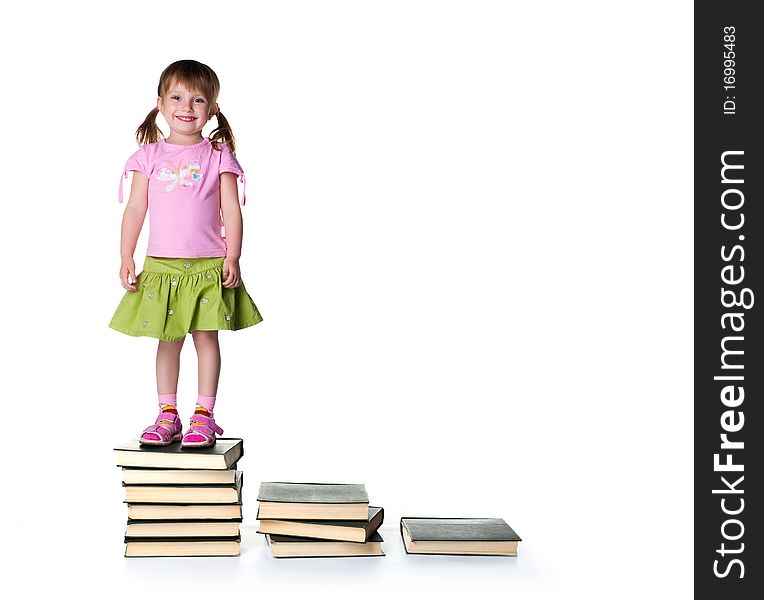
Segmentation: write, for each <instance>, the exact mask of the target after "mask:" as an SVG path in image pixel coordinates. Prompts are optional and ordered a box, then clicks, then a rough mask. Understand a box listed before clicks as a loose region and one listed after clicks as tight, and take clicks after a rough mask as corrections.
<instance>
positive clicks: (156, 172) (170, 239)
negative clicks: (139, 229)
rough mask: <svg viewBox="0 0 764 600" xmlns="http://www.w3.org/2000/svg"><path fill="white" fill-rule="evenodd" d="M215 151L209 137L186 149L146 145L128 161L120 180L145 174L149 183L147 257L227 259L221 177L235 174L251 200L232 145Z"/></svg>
mask: <svg viewBox="0 0 764 600" xmlns="http://www.w3.org/2000/svg"><path fill="white" fill-rule="evenodd" d="M218 147H219V148H220V151H217V150H215V149H214V148H213V147H212V143H211V142H210V139H209V138H204V139H203V140H202V141H201V142H199V143H198V144H191V145H190V146H184V145H181V144H168V143H167V142H166V141H165V140H159V141H158V142H155V143H153V144H146V145H144V146H141V147H140V148H139V149H138V150H137V151H136V152H135V153H134V154H133V155H132V156H131V157H130V158H128V159H127V163H126V164H125V169H124V171H123V172H122V177H121V178H120V180H119V201H120V202H122V182H123V181H124V179H125V178H127V172H128V171H140V172H141V173H143V174H144V175H146V177H148V180H149V188H148V196H149V198H148V201H149V223H150V226H149V245H148V249H147V251H146V254H147V255H148V256H163V257H170V258H199V257H211V256H225V255H226V242H225V230H224V228H223V217H222V213H221V211H220V174H221V173H223V172H226V171H228V172H231V173H235V174H236V175H237V176H238V177H239V181H240V182H241V184H242V193H241V198H240V203H241V204H242V205H243V204H244V202H245V201H246V197H245V190H246V188H245V185H246V182H245V180H244V171H243V170H242V168H241V165H240V164H239V162H238V161H237V160H236V157H235V156H234V155H233V154H231V150H230V149H229V148H228V145H227V144H224V143H222V142H221V143H219V145H218Z"/></svg>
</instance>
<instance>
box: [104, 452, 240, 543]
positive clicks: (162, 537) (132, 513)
mask: <svg viewBox="0 0 764 600" xmlns="http://www.w3.org/2000/svg"><path fill="white" fill-rule="evenodd" d="M115 451H116V453H117V466H119V467H122V486H123V488H124V490H125V502H126V503H127V530H126V531H125V544H126V547H125V556H238V555H239V547H240V542H241V538H240V530H239V526H240V523H241V520H242V512H241V507H242V504H241V487H242V482H243V474H242V472H241V471H237V470H236V464H237V462H238V461H239V459H240V458H241V457H242V455H243V454H244V443H243V441H242V440H241V439H238V438H218V440H217V443H216V444H215V445H214V446H212V447H210V448H190V449H183V448H181V447H180V444H179V443H177V444H172V445H170V446H165V447H152V446H141V445H140V443H139V442H138V441H137V440H136V441H132V442H129V443H127V444H124V445H122V446H119V447H118V448H115Z"/></svg>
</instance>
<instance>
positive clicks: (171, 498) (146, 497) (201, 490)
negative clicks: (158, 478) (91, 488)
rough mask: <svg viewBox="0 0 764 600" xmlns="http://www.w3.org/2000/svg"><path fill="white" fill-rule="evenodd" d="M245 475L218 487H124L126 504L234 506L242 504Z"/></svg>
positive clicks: (239, 474) (240, 474) (217, 485)
mask: <svg viewBox="0 0 764 600" xmlns="http://www.w3.org/2000/svg"><path fill="white" fill-rule="evenodd" d="M242 482H243V473H242V472H241V471H236V482H235V483H233V484H216V485H204V486H202V485H175V484H173V485H124V484H123V486H124V490H125V502H129V503H136V502H138V503H142V504H232V503H240V502H241V486H242Z"/></svg>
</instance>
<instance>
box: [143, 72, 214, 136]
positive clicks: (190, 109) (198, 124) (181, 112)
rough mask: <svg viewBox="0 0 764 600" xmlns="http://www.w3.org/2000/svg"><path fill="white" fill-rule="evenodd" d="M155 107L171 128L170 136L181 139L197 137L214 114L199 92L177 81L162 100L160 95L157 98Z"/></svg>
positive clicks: (207, 101) (206, 100)
mask: <svg viewBox="0 0 764 600" xmlns="http://www.w3.org/2000/svg"><path fill="white" fill-rule="evenodd" d="M157 107H158V108H159V111H160V112H161V113H162V116H163V117H164V118H165V119H166V120H167V124H168V125H169V126H170V129H171V130H172V133H171V134H170V137H173V138H176V139H181V140H189V139H195V138H198V137H199V134H200V133H201V131H202V128H203V127H204V126H205V125H206V124H207V122H208V121H209V120H210V119H211V118H212V117H213V115H214V114H215V111H214V110H211V108H210V104H209V100H208V99H207V98H205V97H204V95H202V93H201V92H199V91H198V90H189V89H188V88H186V86H185V85H183V84H182V83H178V82H174V83H173V84H172V86H171V87H170V89H169V90H168V91H167V95H166V96H165V98H164V100H163V99H162V97H161V96H160V97H159V98H157Z"/></svg>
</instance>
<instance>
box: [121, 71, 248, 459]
mask: <svg viewBox="0 0 764 600" xmlns="http://www.w3.org/2000/svg"><path fill="white" fill-rule="evenodd" d="M219 91H220V82H219V81H218V77H217V75H216V74H215V72H214V71H213V70H212V69H210V68H209V67H208V66H207V65H204V64H201V63H199V62H197V61H195V60H179V61H177V62H174V63H172V64H171V65H170V66H168V67H167V68H166V69H165V70H164V71H163V72H162V75H161V76H160V78H159V89H158V94H159V97H158V98H157V106H156V108H155V109H153V110H152V111H151V112H150V113H149V114H148V116H147V117H146V120H145V121H144V122H143V123H142V124H141V126H140V127H138V130H137V131H136V137H137V139H138V143H139V144H141V147H140V149H139V150H138V151H137V152H135V153H134V154H133V155H132V156H131V157H130V158H128V160H127V164H126V165H125V168H124V171H123V173H122V178H120V184H119V185H120V187H119V201H120V202H122V181H123V179H124V178H126V177H127V172H128V171H134V174H133V183H132V188H131V190H130V199H129V201H128V203H127V207H126V208H125V212H124V217H123V219H122V241H121V253H122V266H121V268H120V271H119V277H120V279H121V281H122V287H124V288H125V289H126V290H127V292H125V295H124V297H123V298H122V301H121V302H120V304H119V306H118V307H117V310H116V312H115V313H114V317H113V318H112V320H111V323H110V324H109V327H111V328H112V329H116V330H117V331H121V332H122V333H126V334H128V335H132V336H150V337H155V338H158V339H159V347H158V348H157V357H156V376H157V393H158V394H159V416H158V417H157V419H156V421H155V422H154V424H153V425H150V426H149V427H147V428H146V429H145V430H144V431H143V433H142V434H141V438H140V441H141V443H142V444H146V445H151V446H167V445H169V444H171V443H173V442H177V441H178V440H181V445H182V446H183V447H206V446H211V445H213V444H214V443H215V434H218V435H221V434H222V433H223V430H222V429H221V428H220V427H219V426H218V425H217V424H216V423H215V419H214V416H213V411H214V408H215V396H216V394H217V387H218V380H219V378H220V347H219V346H218V330H221V329H227V330H237V329H243V328H245V327H249V326H251V325H255V324H256V323H259V322H260V321H262V317H261V316H260V312H259V311H258V310H257V307H256V306H255V303H254V302H253V301H252V298H250V296H249V294H248V293H247V290H246V289H245V288H244V284H243V283H242V280H241V272H240V270H239V257H240V256H241V238H242V218H241V209H240V208H239V197H238V188H237V183H236V180H237V177H238V179H239V181H241V184H242V194H241V204H242V205H243V204H244V202H245V199H246V197H245V189H246V187H245V180H244V172H243V171H242V168H241V166H240V165H239V163H238V161H237V160H236V158H235V156H234V152H235V142H234V136H233V132H232V131H231V127H230V125H229V124H228V121H227V120H226V118H225V117H224V116H223V114H222V113H221V112H220V107H219V106H218V104H217V97H218V92H219ZM159 112H161V113H162V116H163V117H164V118H165V119H166V120H167V123H168V124H169V125H170V136H169V137H168V138H167V139H160V136H161V137H162V138H164V134H162V133H161V132H160V131H159V128H158V127H157V125H156V116H157V114H158V113H159ZM213 116H216V117H217V120H218V126H217V128H216V129H214V130H213V131H212V133H210V135H209V137H206V138H205V137H202V128H203V127H204V126H205V125H206V123H207V122H208V121H209V120H210V119H211V118H212V117H213ZM147 210H150V213H151V219H150V223H151V227H150V231H149V244H148V251H147V253H146V254H147V256H146V259H145V261H144V263H143V271H142V272H141V273H140V274H139V275H138V276H137V277H136V275H135V262H134V261H133V253H134V252H135V246H136V244H137V241H138V236H139V235H140V232H141V228H142V226H143V221H144V218H145V216H146V211H147ZM221 213H222V214H221ZM224 223H225V227H223V224H224ZM188 332H191V336H192V337H193V339H194V346H195V347H196V353H197V356H198V359H199V398H198V400H197V403H196V408H195V410H194V414H193V416H192V417H191V424H190V427H189V429H188V430H187V431H186V432H185V434H183V435H182V436H181V431H182V426H181V421H180V418H179V417H178V411H177V408H176V404H177V401H176V393H177V388H178V375H179V368H180V351H181V348H182V347H183V342H184V340H185V338H186V334H187V333H188Z"/></svg>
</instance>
